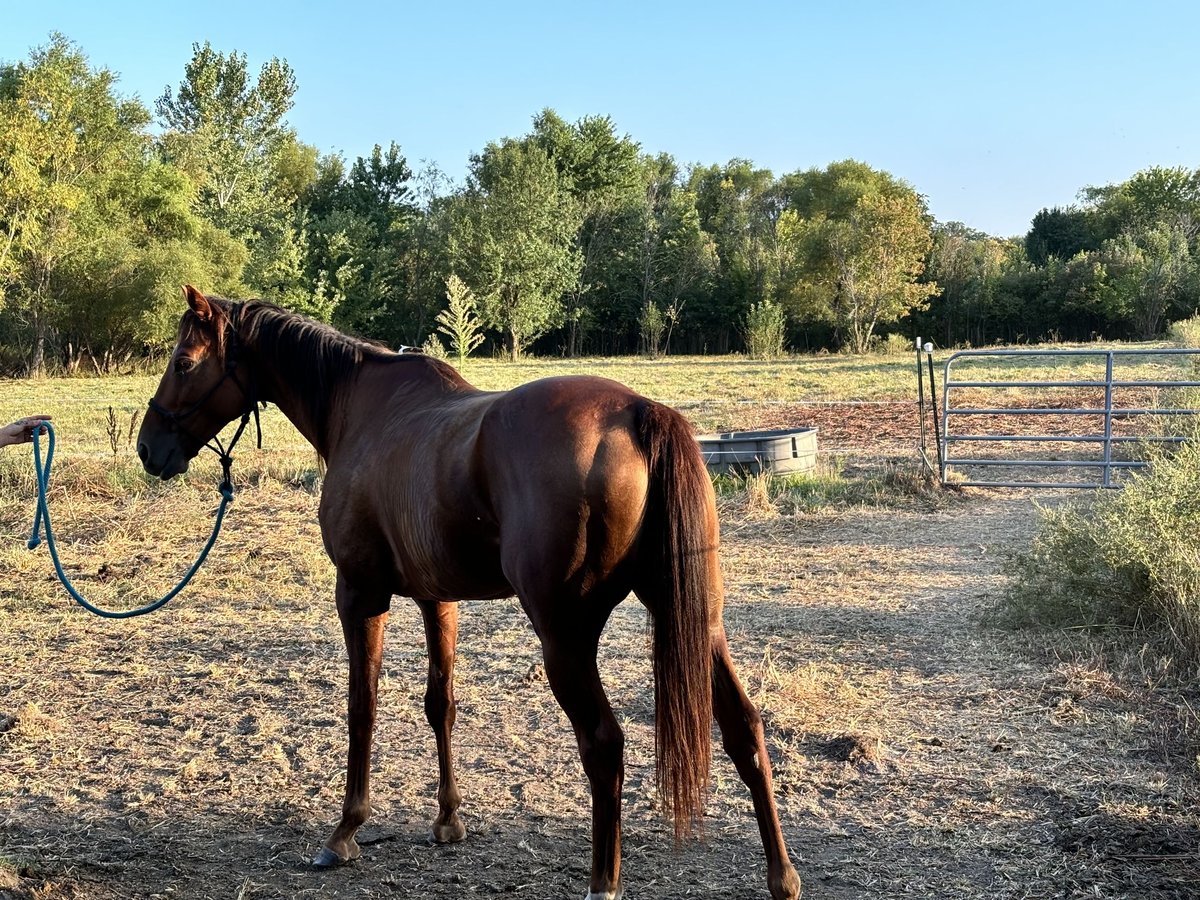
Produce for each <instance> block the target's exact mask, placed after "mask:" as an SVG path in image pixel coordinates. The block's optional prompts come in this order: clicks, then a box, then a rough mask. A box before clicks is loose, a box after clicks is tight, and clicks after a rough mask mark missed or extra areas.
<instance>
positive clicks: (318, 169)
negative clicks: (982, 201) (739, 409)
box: [0, 35, 1200, 372]
mask: <svg viewBox="0 0 1200 900" xmlns="http://www.w3.org/2000/svg"><path fill="white" fill-rule="evenodd" d="M296 88H297V84H296V78H295V75H294V73H293V72H292V70H291V68H290V67H289V66H288V65H287V63H286V62H284V61H282V60H279V59H272V60H271V61H270V62H268V63H266V64H265V65H264V66H263V67H262V69H261V71H260V72H259V73H258V74H257V76H255V75H254V74H253V73H251V72H250V71H249V70H248V67H247V61H246V58H245V56H244V55H241V54H238V53H230V54H225V53H222V52H218V51H216V50H214V49H213V48H212V47H210V46H209V45H208V44H204V45H203V46H201V45H196V46H195V48H194V53H193V56H192V58H191V60H190V61H189V62H188V63H187V65H186V67H185V69H184V73H183V77H182V80H181V81H180V82H179V84H178V85H177V86H175V87H172V88H168V89H167V90H166V91H165V92H164V94H163V95H162V96H161V97H160V98H158V100H157V101H156V102H155V104H154V110H153V113H152V112H151V111H150V110H149V109H147V108H146V106H144V105H143V104H142V103H141V102H140V101H137V100H133V99H129V98H125V97H122V96H121V95H120V94H119V93H118V92H117V90H116V86H115V76H114V75H113V74H112V73H111V72H108V71H106V70H102V69H99V70H98V69H94V68H92V67H91V66H90V64H89V62H88V60H87V58H86V57H85V55H84V54H83V53H82V51H81V50H80V49H79V48H78V47H76V46H75V45H74V44H72V43H71V42H69V41H68V40H67V39H66V38H63V37H61V36H58V35H55V36H52V37H51V40H50V42H49V43H48V44H47V45H46V46H45V47H42V48H38V49H35V50H33V51H31V53H30V55H29V58H28V59H27V60H26V61H23V62H20V63H14V64H9V65H4V66H2V67H0V369H3V370H5V371H8V372H37V371H41V370H43V369H44V368H45V367H47V366H52V367H55V368H61V369H64V370H67V371H72V370H75V369H78V368H80V367H81V366H94V367H95V368H97V369H99V370H107V369H110V368H112V367H114V366H119V365H121V364H123V363H124V362H126V361H128V360H130V359H132V358H134V357H137V356H140V355H143V354H145V353H146V352H151V351H154V350H156V349H158V348H162V347H164V346H169V345H170V343H171V342H172V340H173V328H174V323H175V321H176V319H177V316H178V312H179V309H180V305H179V288H180V285H181V284H183V283H185V282H191V283H195V284H197V285H200V286H203V287H204V288H205V289H207V290H210V291H212V292H214V293H218V294H223V295H226V296H231V297H251V296H259V297H265V298H268V299H271V300H274V301H276V302H278V303H281V304H282V305H285V306H288V307H291V308H294V309H298V310H301V311H303V312H305V313H308V314H310V315H313V316H315V317H317V318H320V319H323V320H326V321H331V322H333V323H334V324H336V325H338V326H339V327H342V328H346V329H348V330H351V331H354V332H356V333H358V334H361V335H364V336H367V337H372V338H377V339H380V340H383V341H385V342H387V343H389V344H392V345H393V346H394V345H398V344H407V345H417V346H422V345H424V346H427V347H429V348H430V349H432V350H438V349H439V348H440V342H441V341H442V340H443V339H445V338H446V336H447V335H455V336H456V339H458V340H459V341H460V342H461V341H462V340H466V341H468V342H469V343H472V344H474V343H476V342H477V338H476V335H475V334H474V333H473V332H474V329H475V328H476V325H477V327H478V330H479V332H480V333H481V335H482V336H483V337H484V338H485V339H486V343H485V346H484V349H485V351H486V350H488V349H489V348H490V349H491V350H493V351H495V352H504V353H507V354H511V355H513V356H516V355H519V354H521V353H523V352H528V351H530V350H533V351H534V352H538V353H554V354H568V355H577V354H585V353H600V354H620V353H633V352H642V353H647V354H658V353H662V352H693V353H724V352H729V351H735V350H736V351H750V352H754V353H756V354H763V355H770V354H771V353H777V352H779V351H780V350H781V349H782V348H784V347H787V348H790V349H796V350H816V349H819V348H841V347H844V348H847V349H850V350H854V351H863V350H866V349H868V348H869V347H870V346H871V345H872V344H873V343H874V342H876V341H877V340H879V339H880V337H881V336H882V335H885V334H887V333H889V332H899V333H901V334H905V335H911V334H915V333H919V334H922V335H928V336H931V337H933V338H934V339H935V340H938V341H939V342H940V343H942V344H944V345H952V344H959V343H964V342H970V343H975V344H981V343H990V342H993V341H996V340H1003V341H1021V340H1036V339H1041V338H1046V337H1060V338H1063V339H1087V338H1090V337H1092V336H1096V335H1103V336H1105V337H1109V338H1123V337H1141V336H1152V335H1154V334H1157V333H1158V332H1160V331H1161V330H1162V329H1163V328H1164V327H1165V324H1166V323H1167V322H1168V321H1169V320H1171V319H1173V318H1179V317H1183V316H1186V315H1190V314H1191V313H1193V312H1194V311H1195V309H1196V304H1197V297H1198V296H1200V274H1198V267H1197V266H1196V264H1195V263H1194V262H1193V260H1194V259H1195V257H1194V254H1193V251H1194V250H1195V249H1196V240H1197V229H1196V227H1195V223H1197V222H1200V216H1198V215H1197V212H1200V206H1198V204H1200V173H1194V172H1189V171H1186V170H1178V169H1150V170H1147V171H1145V172H1142V173H1139V174H1138V175H1135V176H1134V177H1133V178H1132V179H1130V180H1129V181H1128V182H1126V183H1124V184H1121V185H1117V186H1111V187H1105V188H1098V189H1087V190H1086V191H1085V192H1084V193H1083V195H1082V201H1081V206H1080V207H1078V208H1068V209H1055V210H1044V211H1043V212H1041V213H1039V214H1038V216H1037V217H1036V218H1035V219H1034V221H1033V223H1032V226H1031V229H1030V232H1029V234H1028V235H1027V236H1026V237H1025V238H1024V239H1023V240H1021V239H998V238H994V237H990V236H988V235H985V234H982V233H979V232H975V231H972V230H971V229H969V228H967V227H966V226H964V225H962V224H960V223H949V224H941V223H937V222H935V221H933V219H932V217H931V216H930V215H929V212H928V210H927V208H926V205H925V201H924V198H923V197H921V196H920V195H919V194H918V193H917V192H916V191H915V190H914V189H913V187H912V186H910V185H908V184H906V183H905V182H903V181H901V180H900V179H898V178H896V177H894V176H892V175H890V174H889V173H887V172H882V171H879V170H876V169H873V168H871V167H870V166H868V165H865V164H863V163H860V162H855V161H850V160H848V161H844V162H838V163H833V164H831V165H829V166H827V167H826V168H824V169H809V170H806V171H797V172H794V173H791V174H787V175H783V176H775V175H773V174H772V173H771V172H770V171H768V170H766V169H761V168H756V167H755V166H754V165H753V164H752V163H750V162H748V161H745V160H733V161H731V162H729V163H727V164H724V165H711V166H700V165H694V166H688V167H684V166H681V165H680V164H679V163H678V162H677V161H676V160H674V159H673V158H672V157H670V156H669V155H666V154H661V155H658V156H651V155H648V154H646V153H644V152H643V151H642V149H641V147H640V146H639V145H638V144H637V143H636V142H635V141H634V140H633V139H632V138H631V137H629V136H628V135H621V134H619V133H618V131H617V129H616V127H615V126H614V124H613V122H612V121H611V120H610V119H608V118H606V117H589V118H585V119H582V120H580V121H578V122H575V123H569V122H566V121H564V120H563V119H562V118H561V117H559V116H558V115H556V114H555V113H554V112H553V111H551V110H545V111H543V112H542V113H541V114H539V115H538V116H536V117H535V118H534V120H533V124H532V128H531V130H530V132H529V133H528V134H526V135H523V136H521V137H517V138H505V139H503V140H500V141H497V142H494V143H491V144H489V145H487V147H486V148H485V149H484V150H483V151H482V152H481V153H479V154H478V155H476V156H474V157H472V158H471V160H470V165H469V172H468V175H467V177H466V180H465V183H463V184H459V185H456V184H453V183H451V182H450V180H449V179H447V178H446V176H445V175H444V174H443V173H441V172H440V171H439V170H438V169H437V168H436V167H434V166H428V167H426V168H425V169H424V170H422V171H420V172H417V173H414V172H413V171H412V170H411V169H410V167H409V165H408V163H407V161H406V160H405V158H404V156H403V154H402V152H401V150H400V147H399V146H398V145H397V144H396V143H391V144H390V145H389V146H387V147H386V149H385V148H384V147H383V146H377V147H376V148H375V150H374V151H373V152H372V153H371V154H370V155H369V156H366V157H360V158H358V159H356V160H354V161H353V162H352V163H350V162H348V161H346V160H345V159H343V158H342V157H341V156H338V155H324V156H323V155H321V154H319V153H318V152H317V150H316V149H315V148H313V147H311V146H309V145H307V144H305V143H303V141H301V140H300V138H299V136H298V135H297V134H296V132H295V131H294V130H293V129H292V128H291V127H290V126H289V125H288V123H287V119H286V116H287V113H288V111H289V110H290V108H291V105H292V102H293V98H294V96H295V93H296ZM154 124H157V126H158V127H157V129H154V130H152V125H154ZM449 284H452V285H453V286H454V290H453V291H452V292H451V294H452V295H453V296H450V297H448V289H447V286H448V285H449ZM448 306H450V307H451V309H449V310H448V309H447V307H448ZM448 325H449V326H451V327H447V326H448Z"/></svg>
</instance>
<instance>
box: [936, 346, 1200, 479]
mask: <svg viewBox="0 0 1200 900" xmlns="http://www.w3.org/2000/svg"><path fill="white" fill-rule="evenodd" d="M971 369H974V370H975V375H974V377H972V372H971ZM1088 369H1093V370H1094V371H1086V370H1088ZM981 370H982V371H981ZM1031 372H1032V375H1031ZM1043 372H1045V373H1047V376H1048V377H1044V378H1037V377H1033V376H1035V375H1038V374H1041V373H1043ZM930 374H931V375H932V362H931V372H930ZM1196 388H1200V349H1178V348H1162V349H1144V348H1143V349H1136V350H1132V349H1131V350H1119V349H1113V350H963V351H959V352H957V353H953V354H951V355H950V358H949V359H947V360H946V363H945V369H944V381H943V383H942V421H941V428H940V441H939V444H938V449H939V451H940V452H939V454H938V455H939V457H940V459H939V465H940V469H941V480H942V483H943V484H947V483H949V482H953V483H955V484H958V485H963V486H971V487H1032V488H1113V487H1120V485H1121V480H1122V479H1121V477H1120V476H1121V474H1122V473H1125V472H1128V471H1131V470H1135V469H1140V468H1143V467H1145V466H1146V465H1147V464H1148V463H1147V461H1146V459H1145V458H1144V455H1145V448H1146V447H1148V446H1150V445H1154V444H1159V445H1162V444H1174V443H1180V442H1181V441H1183V440H1184V437H1183V432H1184V431H1185V428H1184V427H1183V426H1184V424H1185V423H1186V422H1187V421H1188V417H1191V416H1195V415H1197V414H1198V413H1200V408H1198V407H1200V392H1197V391H1196V390H1195V389H1196ZM1005 391H1021V392H1022V396H1021V397H1020V398H1019V399H1020V400H1026V399H1027V398H1028V394H1029V392H1030V391H1033V392H1034V394H1033V396H1034V403H1037V404H1041V405H1031V404H1029V403H1022V405H1019V406H1004V405H1003V403H1002V400H1003V397H1001V398H1000V400H997V401H993V400H991V398H993V397H995V396H996V392H1005ZM931 393H932V388H931ZM1056 395H1057V397H1056ZM1056 402H1057V403H1058V404H1059V405H1052V404H1054V403H1056ZM935 408H936V407H935ZM1060 417H1061V418H1060ZM935 421H936V420H935ZM1075 423H1078V424H1077V425H1076V424H1075ZM1071 426H1074V427H1071ZM935 428H936V426H935ZM972 448H978V451H977V452H975V453H972ZM1139 457H1142V458H1139ZM1030 469H1032V470H1033V471H1035V472H1039V473H1046V476H1047V477H1037V478H1034V477H1028V478H1026V477H1022V476H1023V474H1024V473H1026V472H1029V470H1030Z"/></svg>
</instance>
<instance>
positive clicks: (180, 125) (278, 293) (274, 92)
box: [155, 41, 321, 313]
mask: <svg viewBox="0 0 1200 900" xmlns="http://www.w3.org/2000/svg"><path fill="white" fill-rule="evenodd" d="M295 93H296V78H295V75H294V74H293V72H292V69H291V67H290V66H289V65H288V64H287V62H286V61H284V60H281V59H278V58H272V59H271V60H269V61H268V62H266V63H265V64H264V65H263V66H262V68H261V70H260V71H259V73H258V77H257V78H253V77H251V75H250V72H249V68H248V65H247V60H246V55H245V54H244V53H238V52H237V51H233V52H231V53H229V54H225V53H222V52H219V51H217V50H214V49H213V48H212V46H211V44H209V43H208V42H207V41H206V42H205V43H204V44H203V45H201V44H193V45H192V58H191V60H189V61H188V63H187V66H186V67H185V70H184V78H183V81H182V82H180V84H179V86H178V87H177V88H176V89H175V90H174V91H172V90H171V89H170V88H167V90H166V91H165V92H164V93H163V95H162V96H161V97H160V98H159V99H158V101H157V103H156V104H155V109H156V111H157V113H158V117H159V121H160V123H161V124H162V126H163V128H164V129H165V131H164V134H163V135H162V137H161V140H160V144H161V151H162V153H163V156H164V158H165V159H167V160H168V161H170V162H172V163H174V164H176V165H178V166H179V167H180V168H182V169H183V170H184V171H185V172H187V173H188V174H189V176H190V177H191V178H192V180H193V181H194V182H195V183H196V185H197V187H198V191H197V194H196V204H197V211H198V212H199V213H200V214H201V215H202V216H203V217H204V218H205V219H207V220H208V221H209V222H211V223H213V224H214V225H215V226H217V227H218V228H220V229H221V230H222V231H224V232H225V233H226V234H228V235H230V236H231V237H233V238H234V239H235V240H238V241H240V242H242V243H243V244H244V245H245V246H246V247H247V248H248V249H249V253H250V255H249V259H248V265H247V269H246V272H245V280H246V282H247V287H248V289H249V290H250V292H252V293H255V294H265V295H268V296H271V297H273V298H274V299H277V300H279V301H280V302H283V303H285V304H289V305H293V306H300V307H301V308H306V309H307V311H310V312H318V313H319V312H320V311H321V309H320V304H317V303H314V302H312V301H309V300H308V298H307V296H306V295H307V289H308V286H307V285H306V284H305V279H304V267H303V258H304V256H305V248H306V245H307V242H308V236H307V235H306V234H305V233H304V230H305V227H306V221H305V220H304V219H303V218H302V217H298V216H297V214H296V200H297V198H298V197H299V196H300V195H301V194H303V193H304V191H305V189H306V187H307V186H308V183H310V181H311V180H312V179H315V177H316V152H315V150H313V149H312V148H310V147H306V146H304V145H302V144H300V143H299V141H298V140H297V138H296V135H295V132H294V131H293V130H292V129H291V128H290V127H289V126H288V124H287V122H286V121H285V119H284V117H285V116H286V115H287V112H288V110H289V109H291V106H292V101H293V97H294V96H295Z"/></svg>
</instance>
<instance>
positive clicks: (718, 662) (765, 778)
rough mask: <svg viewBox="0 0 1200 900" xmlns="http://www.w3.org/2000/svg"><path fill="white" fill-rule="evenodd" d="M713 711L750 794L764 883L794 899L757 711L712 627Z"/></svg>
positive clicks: (780, 899) (793, 877) (777, 896)
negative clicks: (759, 839) (764, 865)
mask: <svg viewBox="0 0 1200 900" xmlns="http://www.w3.org/2000/svg"><path fill="white" fill-rule="evenodd" d="M712 653H713V712H714V714H715V716H716V719H717V722H718V723H719V724H720V726H721V738H722V743H723V745H724V747H725V752H726V753H728V754H729V758H730V759H732V760H733V764H734V766H735V767H736V768H737V770H738V774H739V775H740V776H741V777H742V781H744V782H745V783H746V786H747V787H748V788H749V789H750V796H751V798H753V800H754V816H755V818H756V819H757V820H758V831H759V834H761V835H762V842H763V849H764V850H765V851H766V856H767V886H768V888H769V889H770V891H771V897H772V898H774V900H796V898H798V897H799V896H800V878H799V876H798V875H797V874H796V870H795V868H794V867H793V866H792V863H791V860H790V859H788V852H787V847H786V845H785V844H784V842H783V831H782V829H781V828H780V827H779V812H778V810H777V809H776V807H775V794H774V791H773V790H772V787H771V761H770V759H768V757H767V748H766V742H765V741H764V739H763V726H762V717H761V716H760V715H759V713H758V710H757V709H756V708H755V706H754V704H753V703H751V702H750V698H749V697H747V696H746V692H745V690H743V688H742V685H741V682H740V681H738V677H737V675H736V674H735V673H734V670H733V660H732V659H730V657H729V645H728V644H727V643H726V640H725V629H724V628H723V627H721V626H718V627H717V629H716V630H715V631H714V633H713V644H712Z"/></svg>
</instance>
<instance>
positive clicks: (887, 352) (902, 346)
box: [875, 334, 916, 356]
mask: <svg viewBox="0 0 1200 900" xmlns="http://www.w3.org/2000/svg"><path fill="white" fill-rule="evenodd" d="M875 350H876V351H877V352H879V353H881V354H882V355H883V356H908V355H911V354H913V353H915V352H916V345H915V344H914V343H913V339H912V338H910V337H905V336H904V335H902V334H889V335H888V336H887V337H884V338H882V339H880V340H879V342H878V343H877V344H876V345H875Z"/></svg>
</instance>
